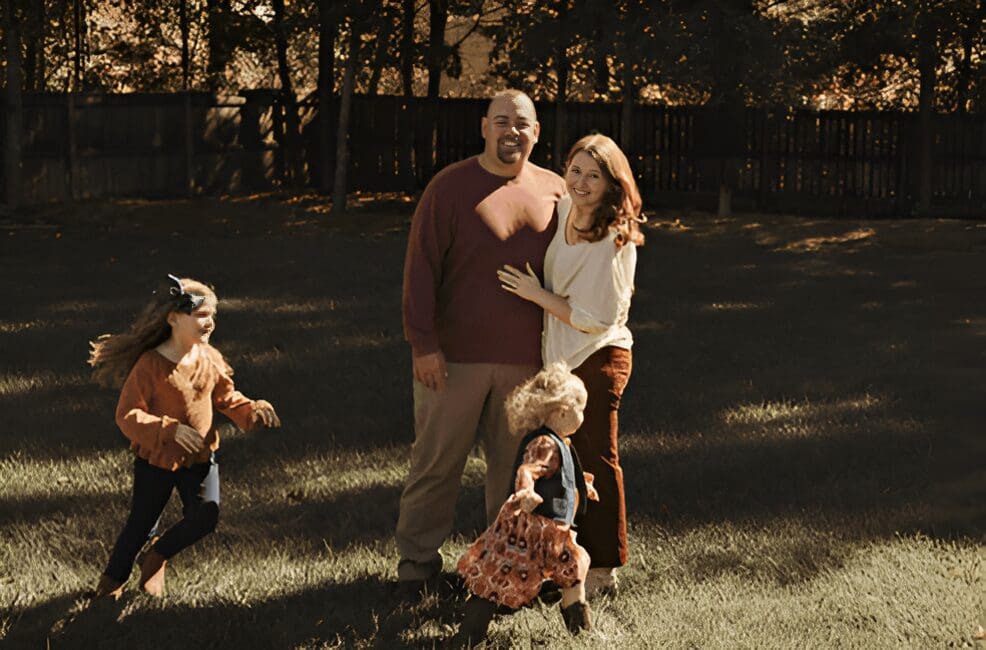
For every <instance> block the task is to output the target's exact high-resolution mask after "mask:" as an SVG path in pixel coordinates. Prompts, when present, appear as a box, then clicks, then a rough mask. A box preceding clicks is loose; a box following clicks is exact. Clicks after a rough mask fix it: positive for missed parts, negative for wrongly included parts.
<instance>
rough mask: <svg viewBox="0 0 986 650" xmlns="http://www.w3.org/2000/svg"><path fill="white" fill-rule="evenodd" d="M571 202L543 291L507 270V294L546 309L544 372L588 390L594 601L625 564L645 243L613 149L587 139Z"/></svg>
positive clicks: (529, 276) (576, 149) (579, 444)
mask: <svg viewBox="0 0 986 650" xmlns="http://www.w3.org/2000/svg"><path fill="white" fill-rule="evenodd" d="M565 184H566V185H567V188H568V196H566V197H564V198H562V199H561V200H560V201H559V202H558V230H557V232H556V233H555V236H554V239H552V241H551V244H550V245H549V246H548V250H547V252H546V253H545V258H544V278H545V281H544V287H542V286H541V282H540V281H539V280H538V277H537V275H535V274H534V272H533V271H532V270H531V268H530V265H528V266H527V270H526V272H525V271H520V270H518V269H515V268H513V267H512V266H509V265H508V266H504V267H503V268H502V269H501V270H500V271H498V272H497V275H498V277H499V279H500V282H501V286H502V287H503V288H504V289H506V290H507V291H510V292H512V293H514V294H516V295H518V296H520V297H521V298H524V299H525V300H530V301H531V302H534V303H537V304H538V305H540V306H541V307H542V308H543V309H544V312H545V314H544V333H543V337H542V344H541V352H542V360H543V362H544V365H545V366H548V365H550V364H552V363H556V362H564V363H565V364H567V365H568V366H569V367H570V368H572V369H573V372H574V374H576V375H577V376H578V377H579V378H581V379H582V381H583V382H585V385H586V388H587V389H588V391H589V401H588V403H587V405H586V408H585V422H584V424H583V425H582V427H581V428H580V429H579V431H578V432H577V433H576V434H575V435H574V436H572V442H573V444H574V446H575V449H576V451H577V452H578V454H579V457H580V458H581V459H582V464H583V468H584V469H585V471H587V472H589V473H591V474H594V475H595V477H596V479H595V486H596V490H597V491H598V492H599V502H598V503H590V504H589V507H588V512H587V513H586V515H585V516H584V518H583V519H582V520H581V522H580V524H579V533H578V541H579V544H581V545H582V546H584V547H585V549H586V550H587V551H588V552H589V555H590V556H591V558H592V565H591V566H592V568H591V569H590V571H589V576H588V578H587V580H586V589H587V591H589V592H594V591H609V592H615V590H616V569H617V568H618V567H621V566H623V565H624V564H626V561H627V542H626V505H625V502H624V496H623V470H622V469H621V468H620V461H619V451H618V448H617V438H618V417H617V413H618V411H619V407H620V397H621V396H622V394H623V390H624V388H625V387H626V384H627V380H628V379H629V377H630V370H631V354H630V348H631V346H632V344H633V337H632V335H631V334H630V330H629V329H628V328H627V317H628V314H629V311H630V298H631V296H632V295H633V276H634V271H635V269H636V263H637V250H636V248H637V246H640V245H642V244H643V243H644V237H643V234H642V233H641V232H640V224H641V223H643V222H644V221H645V219H644V218H643V217H642V216H641V214H640V206H641V201H640V192H639V190H638V189H637V184H636V183H635V182H634V180H633V173H632V172H631V170H630V164H629V162H627V158H626V156H625V155H624V154H623V152H622V151H620V148H619V147H618V146H617V145H616V143H615V142H613V140H612V139H610V138H608V137H606V136H604V135H588V136H586V137H584V138H582V139H581V140H579V141H578V142H576V143H575V145H574V146H573V147H572V149H571V151H569V153H568V157H567V158H566V163H565Z"/></svg>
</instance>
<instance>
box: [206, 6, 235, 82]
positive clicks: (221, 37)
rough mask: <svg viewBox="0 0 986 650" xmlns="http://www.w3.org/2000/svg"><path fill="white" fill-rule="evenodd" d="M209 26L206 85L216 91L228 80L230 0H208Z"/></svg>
mask: <svg viewBox="0 0 986 650" xmlns="http://www.w3.org/2000/svg"><path fill="white" fill-rule="evenodd" d="M206 11H207V13H208V28H209V46H208V57H209V61H208V63H207V65H206V85H207V86H208V88H209V90H211V91H213V92H215V91H217V90H219V89H220V88H222V87H223V85H224V84H225V82H226V64H227V63H228V62H229V53H230V43H229V30H228V28H227V26H226V24H227V21H228V20H229V15H230V0H208V2H207V3H206Z"/></svg>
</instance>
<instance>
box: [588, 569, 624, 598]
mask: <svg viewBox="0 0 986 650" xmlns="http://www.w3.org/2000/svg"><path fill="white" fill-rule="evenodd" d="M618 591H619V580H617V579H616V569H615V568H614V569H589V573H588V575H586V577H585V595H586V597H587V598H588V597H589V596H615V595H616V593H617V592H618Z"/></svg>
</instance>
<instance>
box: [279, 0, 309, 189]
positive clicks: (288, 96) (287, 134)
mask: <svg viewBox="0 0 986 650" xmlns="http://www.w3.org/2000/svg"><path fill="white" fill-rule="evenodd" d="M272 4H273V6H274V47H275V50H276V52H277V75H278V78H279V79H280V81H281V104H282V106H283V108H284V144H285V150H286V156H285V158H286V159H287V160H286V163H287V165H286V167H287V170H288V181H289V182H290V183H291V184H294V185H297V184H300V183H301V180H302V176H303V174H304V170H303V169H302V165H301V147H300V143H299V141H298V140H299V132H298V100H297V98H296V97H295V95H294V85H293V84H292V83H291V70H290V68H289V67H288V38H287V33H286V28H285V27H284V0H273V3H272Z"/></svg>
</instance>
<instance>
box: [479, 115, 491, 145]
mask: <svg viewBox="0 0 986 650" xmlns="http://www.w3.org/2000/svg"><path fill="white" fill-rule="evenodd" d="M489 125H490V121H489V119H488V118H487V117H486V116H485V115H484V116H483V119H482V121H480V123H479V132H480V133H482V134H483V139H484V140H485V139H486V130H487V129H489V128H490V126H489Z"/></svg>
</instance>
